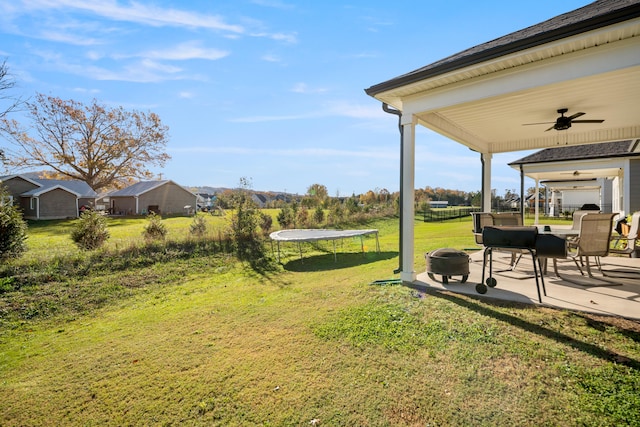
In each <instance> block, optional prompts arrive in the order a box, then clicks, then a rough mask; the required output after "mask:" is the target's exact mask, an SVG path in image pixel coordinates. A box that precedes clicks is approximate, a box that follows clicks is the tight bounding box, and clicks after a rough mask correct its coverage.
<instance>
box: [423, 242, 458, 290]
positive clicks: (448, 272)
mask: <svg viewBox="0 0 640 427" xmlns="http://www.w3.org/2000/svg"><path fill="white" fill-rule="evenodd" d="M424 258H425V261H426V262H427V274H428V275H429V278H430V279H431V280H436V279H435V277H434V275H435V274H440V275H442V283H443V284H445V285H446V284H447V283H449V279H450V278H451V276H462V279H461V280H460V283H464V282H466V281H467V278H468V277H469V255H467V254H466V253H465V252H462V251H459V250H457V249H453V248H440V249H436V250H433V251H431V252H429V253H427V254H425V256H424Z"/></svg>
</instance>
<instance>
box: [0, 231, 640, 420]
mask: <svg viewBox="0 0 640 427" xmlns="http://www.w3.org/2000/svg"><path fill="white" fill-rule="evenodd" d="M216 220H218V219H216ZM167 221H171V222H172V227H170V229H171V230H173V231H170V233H172V232H173V233H174V234H173V235H174V236H180V235H181V234H183V233H184V230H186V229H188V225H189V223H190V221H189V220H188V219H179V218H175V219H170V220H167ZM143 226H144V222H143V221H142V222H141V221H139V220H135V219H131V220H130V219H126V220H118V222H117V223H111V224H110V227H111V228H110V231H111V233H112V236H118V235H119V236H122V237H121V238H122V240H121V241H120V242H119V243H118V244H117V246H118V249H117V250H119V251H122V250H124V249H126V248H128V247H129V245H130V242H127V241H126V238H127V235H131V236H135V238H138V237H139V236H140V233H141V230H142V227H143ZM65 227H67V223H65V222H61V223H57V224H50V225H49V227H42V228H38V227H32V228H31V229H30V238H29V244H30V245H33V246H32V247H33V248H34V249H33V250H34V252H38V249H37V248H38V247H39V245H40V242H39V240H40V238H41V237H42V238H43V239H53V240H54V241H57V244H58V248H59V254H58V256H66V257H76V258H77V259H79V260H82V259H84V257H85V256H86V254H85V255H83V254H79V253H77V250H76V249H75V248H74V247H73V246H72V245H71V243H70V239H69V240H68V241H67V240H66V239H68V238H67V237H66V236H65V234H66V233H65V232H64V231H62V230H64V229H65ZM183 227H184V229H183V230H182V231H181V229H182V228H183ZM366 228H378V229H379V230H380V245H381V252H380V253H379V254H378V253H375V252H374V251H373V250H372V248H373V241H372V240H368V239H367V240H366V241H365V242H366V246H368V250H367V252H366V253H365V254H364V255H363V254H362V253H360V242H359V239H357V240H355V241H351V240H347V241H345V242H343V245H344V246H342V247H338V256H337V261H335V260H334V257H333V247H332V246H331V245H326V246H322V245H317V246H314V245H306V246H305V247H304V248H303V253H304V258H303V260H300V258H299V253H298V249H297V247H291V248H286V249H285V250H284V252H285V254H284V257H283V259H282V261H283V265H282V266H281V268H280V269H279V271H274V272H269V273H267V274H257V273H255V272H253V271H251V270H250V269H248V268H247V267H246V266H245V265H243V264H241V263H238V262H236V261H235V260H233V259H232V258H229V257H228V256H226V255H224V254H221V253H212V252H207V251H205V250H202V251H201V252H200V253H197V252H196V253H191V254H188V255H187V254H184V255H180V256H177V255H176V256H174V255H175V254H174V255H172V254H166V253H165V255H163V257H159V256H158V258H157V259H145V257H151V258H153V256H151V255H150V254H152V253H154V252H153V251H141V252H140V253H139V254H138V255H137V256H133V255H131V260H130V262H129V263H125V262H121V263H120V264H118V263H117V262H116V257H113V258H109V259H110V260H111V261H110V262H111V264H112V267H113V268H109V266H108V265H101V264H100V263H99V262H98V259H97V258H96V259H94V262H93V265H94V266H95V268H90V269H86V270H85V274H83V275H80V274H77V272H71V273H70V274H69V275H68V277H66V278H65V277H64V275H58V276H56V277H54V279H55V280H53V281H49V282H43V283H42V284H39V285H37V286H36V285H34V286H33V289H27V290H25V289H22V288H19V289H17V290H13V291H8V292H3V293H0V304H3V305H1V306H0V307H2V308H3V309H4V310H5V311H0V313H1V314H2V315H3V317H4V320H3V321H2V322H0V399H1V400H2V402H3V403H2V405H0V425H3V426H17V425H42V426H47V425H114V426H115V425H183V424H187V425H225V426H229V425H230V426H234V425H237V426H240V425H242V426H247V425H274V426H291V425H311V424H310V423H311V422H312V420H319V421H316V425H331V426H335V425H345V426H347V425H348V426H351V425H370V426H385V425H388V426H403V425H406V426H414V425H421V426H424V425H438V426H443V425H452V426H453V425H455V426H457V425H491V426H512V425H523V426H528V425H529V426H540V425H576V426H577V425H581V426H584V425H586V426H608V425H610V426H614V425H640V325H638V323H637V322H632V321H627V320H624V319H616V318H601V317H595V316H591V315H586V314H582V313H573V312H568V311H557V310H552V309H549V308H541V307H535V306H528V305H519V304H513V303H510V304H508V303H499V302H495V301H492V300H488V299H479V298H472V297H467V296H463V295H456V294H451V293H444V292H442V293H440V292H433V293H431V292H425V291H423V290H416V289H411V288H409V287H405V286H371V285H370V284H369V283H371V282H372V281H373V280H376V279H381V278H387V277H391V276H393V275H392V273H391V272H392V271H393V269H395V268H396V267H397V241H398V233H397V220H385V221H379V222H376V223H374V224H368V225H367V226H366ZM123 230H124V231H123ZM470 230H471V222H470V220H465V221H452V222H447V223H442V224H425V223H422V222H416V266H417V267H418V266H420V265H423V264H424V258H423V257H424V252H427V251H429V250H431V249H435V248H437V247H442V246H451V247H455V248H458V249H461V248H465V247H474V246H475V243H474V242H473V237H472V236H471V233H470ZM56 239H60V240H56ZM65 242H66V243H65ZM110 244H112V245H113V247H112V248H110V250H113V251H116V248H115V246H116V245H115V244H114V242H111V243H110ZM154 256H156V255H154ZM29 257H33V258H37V257H42V259H43V260H44V261H43V262H42V264H43V265H44V264H48V263H51V262H53V261H54V260H55V259H56V257H55V256H52V255H51V254H50V253H47V252H46V251H45V250H44V249H43V250H42V251H40V252H39V253H35V254H33V253H32V254H29ZM134 260H137V261H135V262H134ZM32 261H33V260H22V261H20V262H21V263H27V264H28V263H30V262H32ZM79 262H80V261H79ZM118 265H121V267H118ZM48 268H49V271H51V272H53V271H54V270H55V269H54V268H53V267H48ZM18 294H21V296H19V295H18ZM52 295H53V296H55V297H52ZM27 296H28V298H29V299H30V301H31V302H36V301H40V302H43V301H49V304H50V305H52V306H55V310H53V311H49V312H42V313H39V312H36V313H35V314H34V315H33V316H32V317H26V316H23V315H21V314H20V313H21V311H20V304H24V303H25V301H21V298H27ZM20 301H21V302H20ZM8 303H11V304H16V306H15V307H14V306H13V305H10V307H11V308H7V305H6V304H8Z"/></svg>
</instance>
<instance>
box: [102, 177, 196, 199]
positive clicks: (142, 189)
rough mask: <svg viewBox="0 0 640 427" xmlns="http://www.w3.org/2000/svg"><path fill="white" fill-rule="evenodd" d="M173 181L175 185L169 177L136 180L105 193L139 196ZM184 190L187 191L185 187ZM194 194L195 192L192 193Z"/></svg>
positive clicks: (115, 195)
mask: <svg viewBox="0 0 640 427" xmlns="http://www.w3.org/2000/svg"><path fill="white" fill-rule="evenodd" d="M170 182H171V183H173V184H175V185H178V184H176V183H175V182H173V181H171V180H169V179H165V180H161V181H140V182H136V183H135V184H132V185H130V186H128V187H127V188H123V189H122V190H118V191H114V192H113V193H109V194H107V196H108V197H126V196H139V195H141V194H144V193H146V192H148V191H151V190H153V189H155V188H158V187H160V186H162V185H165V184H167V183H170ZM185 191H188V190H186V189H185ZM194 196H195V194H194Z"/></svg>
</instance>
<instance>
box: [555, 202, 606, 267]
mask: <svg viewBox="0 0 640 427" xmlns="http://www.w3.org/2000/svg"><path fill="white" fill-rule="evenodd" d="M616 215H617V213H602V214H601V213H590V214H588V215H583V216H582V217H581V218H580V236H579V237H578V238H577V239H576V240H575V241H572V242H567V246H568V249H569V253H568V257H569V258H571V259H572V260H573V262H574V263H575V264H576V267H578V270H580V274H581V275H583V276H584V271H583V270H582V267H581V264H583V263H582V258H584V259H585V261H586V267H587V274H588V276H589V277H594V276H593V273H592V272H591V264H590V262H589V258H590V257H594V259H595V263H596V266H597V267H598V270H600V272H602V267H601V265H600V257H604V256H607V255H608V254H609V245H610V241H611V232H612V229H613V217H614V216H616ZM555 260H556V259H555V258H554V269H555V273H556V275H557V276H558V277H560V275H559V274H558V271H557V267H556V262H555ZM578 260H580V263H578Z"/></svg>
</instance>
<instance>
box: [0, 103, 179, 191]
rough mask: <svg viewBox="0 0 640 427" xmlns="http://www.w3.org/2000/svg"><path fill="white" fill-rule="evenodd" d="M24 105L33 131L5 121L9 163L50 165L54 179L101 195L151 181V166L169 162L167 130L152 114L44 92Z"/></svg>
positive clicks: (14, 122) (156, 116)
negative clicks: (10, 146)
mask: <svg viewBox="0 0 640 427" xmlns="http://www.w3.org/2000/svg"><path fill="white" fill-rule="evenodd" d="M26 106H27V113H28V117H29V118H30V119H31V121H32V125H31V126H30V127H29V128H24V127H23V126H21V125H20V124H19V123H18V122H17V121H15V120H8V119H6V118H3V119H2V126H3V129H4V130H5V132H6V133H7V135H8V137H9V139H10V140H11V142H13V143H14V146H15V147H16V149H15V150H14V151H12V152H11V153H10V154H11V155H10V156H9V159H7V163H8V164H9V165H11V166H16V167H19V168H20V167H23V168H34V167H36V168H37V167H46V168H48V169H51V170H52V171H53V175H56V176H58V177H66V178H71V179H79V180H82V181H85V182H86V183H87V184H89V186H91V187H92V188H93V189H94V190H96V191H99V190H101V189H108V188H120V187H122V186H124V185H126V184H127V183H128V182H130V181H132V180H135V179H149V178H151V177H152V176H153V175H152V173H151V172H150V170H149V168H150V167H152V166H163V165H164V164H165V163H166V161H167V160H168V159H169V158H170V157H169V155H168V154H167V153H166V152H165V148H166V143H167V138H168V135H167V134H168V128H167V127H166V126H164V125H163V124H162V122H161V121H160V117H159V116H158V115H156V114H154V113H151V112H149V113H144V112H140V111H135V110H133V111H128V110H125V109H123V108H122V107H117V108H108V107H106V106H104V105H101V104H99V103H98V102H97V101H96V100H95V99H94V100H93V101H92V103H91V104H90V105H84V104H82V103H80V102H77V101H73V100H62V99H60V98H57V97H52V96H46V95H43V94H38V95H37V97H36V99H35V101H34V102H28V103H26Z"/></svg>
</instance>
